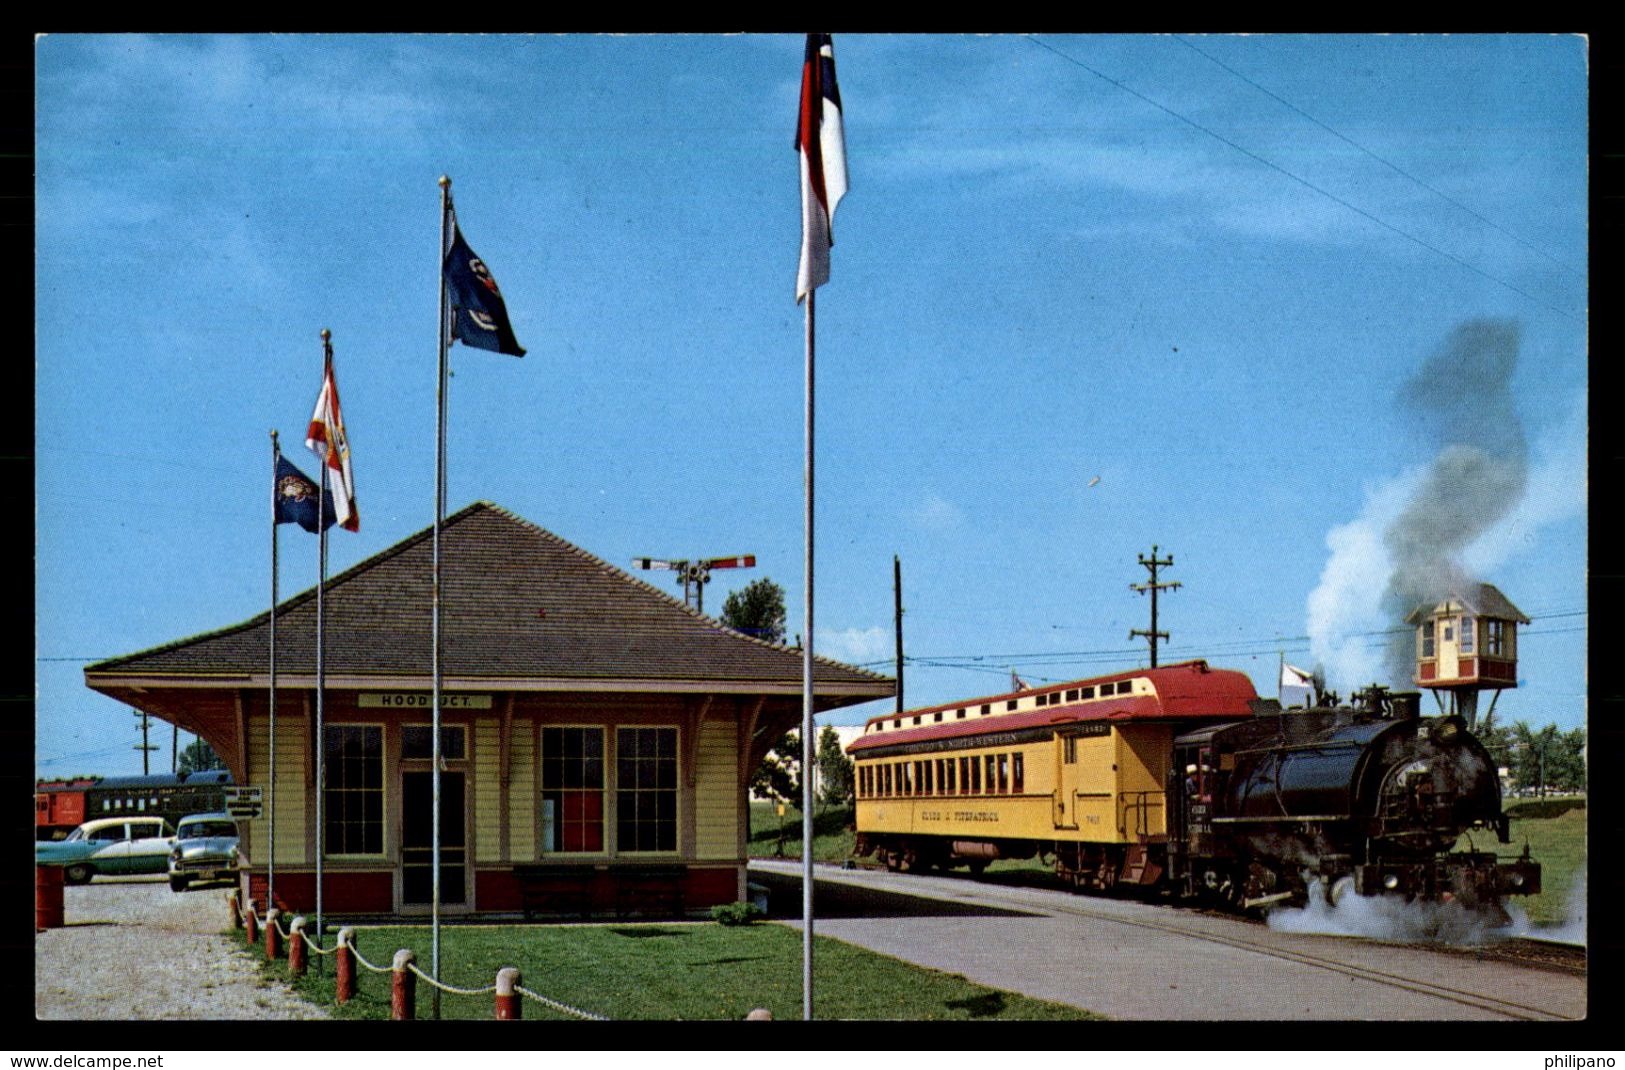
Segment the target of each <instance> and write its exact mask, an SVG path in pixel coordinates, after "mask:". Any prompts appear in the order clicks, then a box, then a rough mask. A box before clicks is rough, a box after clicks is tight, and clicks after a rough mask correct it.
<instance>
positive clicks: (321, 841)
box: [316, 327, 338, 947]
mask: <svg viewBox="0 0 1625 1070" xmlns="http://www.w3.org/2000/svg"><path fill="white" fill-rule="evenodd" d="M332 367H333V332H332V331H330V330H328V329H327V328H326V327H323V328H322V383H323V389H324V390H325V389H326V383H327V380H328V374H329V372H330V371H331V370H332ZM327 445H328V449H329V450H334V449H337V448H338V443H336V442H332V441H329V442H328V444H327ZM320 467H321V470H322V482H321V486H320V487H318V488H317V490H316V527H317V529H318V534H317V540H318V543H317V546H318V549H317V551H316V553H317V557H318V560H319V562H320V564H319V570H318V579H317V581H316V944H317V946H318V947H320V946H321V943H322V938H323V935H324V932H325V930H324V929H323V920H322V919H323V917H324V915H323V912H322V885H323V883H324V881H323V879H322V878H323V876H324V875H325V870H324V868H323V864H322V859H323V856H324V855H326V853H327V828H326V819H325V818H324V816H323V802H324V798H323V797H324V796H325V795H326V794H327V767H326V763H325V761H324V760H323V758H324V755H325V752H326V750H327V728H326V721H325V717H324V702H325V700H326V692H327V662H326V660H325V655H326V647H327V643H326V633H325V631H324V628H325V625H326V611H325V608H324V607H323V605H322V596H323V594H324V593H325V590H326V587H327V459H326V458H325V457H324V458H322V464H321V466H320Z"/></svg>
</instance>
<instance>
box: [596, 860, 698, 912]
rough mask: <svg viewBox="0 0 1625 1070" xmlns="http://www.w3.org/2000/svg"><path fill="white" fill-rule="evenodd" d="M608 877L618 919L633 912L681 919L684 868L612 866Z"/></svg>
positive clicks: (685, 870)
mask: <svg viewBox="0 0 1625 1070" xmlns="http://www.w3.org/2000/svg"><path fill="white" fill-rule="evenodd" d="M609 877H610V879H611V880H613V881H614V882H615V913H616V914H617V915H618V916H622V917H624V916H626V915H627V914H634V913H636V914H664V915H669V916H673V917H681V916H682V915H683V913H684V907H685V905H686V904H685V900H684V895H683V886H684V885H685V884H686V883H688V867H687V866H681V865H666V866H656V865H648V866H612V867H610V870H609Z"/></svg>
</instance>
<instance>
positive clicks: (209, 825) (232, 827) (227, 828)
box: [180, 821, 237, 840]
mask: <svg viewBox="0 0 1625 1070" xmlns="http://www.w3.org/2000/svg"><path fill="white" fill-rule="evenodd" d="M235 835H237V826H236V824H235V823H234V822H231V821H194V822H192V823H191V824H189V825H182V826H181V831H180V838H181V839H183V840H200V839H203V838H204V837H205V836H235Z"/></svg>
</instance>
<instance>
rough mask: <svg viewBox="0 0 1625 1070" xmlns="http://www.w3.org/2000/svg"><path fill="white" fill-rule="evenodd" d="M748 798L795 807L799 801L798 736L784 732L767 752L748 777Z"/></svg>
mask: <svg viewBox="0 0 1625 1070" xmlns="http://www.w3.org/2000/svg"><path fill="white" fill-rule="evenodd" d="M750 790H751V793H752V794H755V795H762V796H766V797H767V798H770V799H778V800H780V801H781V802H792V803H799V800H800V799H801V733H800V732H786V733H785V734H784V735H782V736H780V737H779V739H778V742H776V743H774V744H773V746H772V747H771V748H770V749H769V750H768V752H767V757H765V758H763V759H762V764H761V765H758V766H757V767H756V771H755V772H754V773H752V774H751V777H750Z"/></svg>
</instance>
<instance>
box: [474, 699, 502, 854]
mask: <svg viewBox="0 0 1625 1070" xmlns="http://www.w3.org/2000/svg"><path fill="white" fill-rule="evenodd" d="M498 730H499V725H498V724H497V722H495V721H476V722H475V723H474V859H475V861H478V862H498V861H501V859H502V767H501V757H502V753H501V748H500V746H499V745H498Z"/></svg>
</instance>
